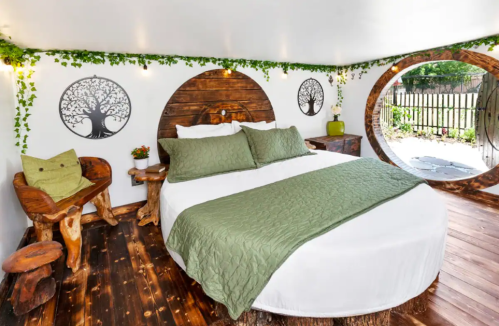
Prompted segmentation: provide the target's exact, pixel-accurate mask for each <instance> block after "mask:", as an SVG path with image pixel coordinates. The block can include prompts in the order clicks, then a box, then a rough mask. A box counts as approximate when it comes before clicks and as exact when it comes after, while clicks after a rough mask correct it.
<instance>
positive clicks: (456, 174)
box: [436, 167, 471, 178]
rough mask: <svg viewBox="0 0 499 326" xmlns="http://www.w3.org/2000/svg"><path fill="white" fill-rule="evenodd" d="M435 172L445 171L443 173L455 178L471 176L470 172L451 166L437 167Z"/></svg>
mask: <svg viewBox="0 0 499 326" xmlns="http://www.w3.org/2000/svg"><path fill="white" fill-rule="evenodd" d="M436 172H440V173H445V174H448V175H450V176H454V177H455V178H466V177H470V176H471V174H469V173H467V172H464V171H461V170H458V169H455V168H453V167H442V168H437V169H436Z"/></svg>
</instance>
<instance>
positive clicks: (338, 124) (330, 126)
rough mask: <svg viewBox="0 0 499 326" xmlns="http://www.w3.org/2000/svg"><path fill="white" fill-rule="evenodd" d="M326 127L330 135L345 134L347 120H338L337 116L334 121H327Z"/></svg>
mask: <svg viewBox="0 0 499 326" xmlns="http://www.w3.org/2000/svg"><path fill="white" fill-rule="evenodd" d="M326 128H327V135H328V136H343V135H344V134H345V121H338V118H335V119H334V121H328V122H327V127H326Z"/></svg>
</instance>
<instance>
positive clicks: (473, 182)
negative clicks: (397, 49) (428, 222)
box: [364, 50, 499, 196]
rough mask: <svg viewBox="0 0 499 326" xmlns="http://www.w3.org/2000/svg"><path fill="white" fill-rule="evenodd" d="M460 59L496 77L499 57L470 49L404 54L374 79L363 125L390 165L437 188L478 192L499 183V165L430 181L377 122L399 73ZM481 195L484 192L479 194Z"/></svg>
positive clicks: (470, 192)
mask: <svg viewBox="0 0 499 326" xmlns="http://www.w3.org/2000/svg"><path fill="white" fill-rule="evenodd" d="M449 60H452V61H461V62H465V63H468V64H472V65H475V66H477V67H480V68H482V69H484V70H486V71H487V72H489V73H491V74H492V75H494V76H495V77H496V78H497V79H498V80H499V60H497V59H495V58H493V57H491V56H488V55H486V54H482V53H478V52H473V51H469V50H460V51H451V50H441V51H428V52H425V53H424V54H422V55H419V56H414V57H407V58H405V59H402V60H401V61H399V62H398V63H397V64H396V66H397V67H398V68H399V69H397V71H396V72H394V71H393V70H392V69H388V70H387V71H386V72H385V73H384V74H383V75H381V77H380V78H379V79H378V80H377V81H376V83H375V84H374V86H373V88H372V89H371V92H370V93H369V96H368V98H367V103H366V110H365V115H364V124H365V129H366V134H367V139H368V140H369V143H370V144H371V146H372V148H373V150H374V152H375V153H376V154H377V155H378V157H379V158H380V159H381V160H382V161H385V162H387V163H389V164H392V165H395V166H398V167H400V168H402V169H404V170H406V171H409V172H411V173H413V174H415V175H417V176H419V177H421V178H424V179H426V180H427V181H428V184H430V185H431V186H432V187H434V188H439V189H443V190H447V191H451V192H457V193H468V194H472V195H475V194H478V191H479V190H481V189H485V188H489V187H492V186H495V185H497V184H499V165H496V166H495V167H493V168H492V169H490V170H488V171H486V172H484V173H481V174H478V175H475V176H472V177H470V178H465V179H455V180H433V179H428V178H426V176H425V174H424V172H422V171H419V170H417V169H414V168H413V167H411V166H409V165H408V164H406V163H404V162H403V161H402V160H401V159H400V158H399V157H398V156H397V155H396V154H395V153H394V152H393V151H392V150H391V148H390V146H389V145H388V143H387V142H386V140H385V137H384V136H383V132H382V130H381V123H380V112H381V107H382V105H383V98H384V97H385V95H386V93H387V92H388V90H389V88H390V86H391V85H392V83H393V82H394V81H395V80H397V79H398V78H399V77H400V76H402V75H403V74H405V73H406V72H408V71H409V70H411V69H414V68H416V67H418V66H420V65H422V64H425V63H428V62H435V61H449ZM480 196H483V194H480Z"/></svg>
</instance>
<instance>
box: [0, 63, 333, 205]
mask: <svg viewBox="0 0 499 326" xmlns="http://www.w3.org/2000/svg"><path fill="white" fill-rule="evenodd" d="M218 68H219V67H216V66H206V67H196V66H195V67H194V68H189V67H186V66H185V65H184V64H183V63H180V64H177V65H175V66H173V67H166V66H159V65H156V64H151V65H149V69H148V74H147V75H143V73H142V69H141V68H139V67H137V66H113V67H111V66H108V65H90V64H88V65H84V66H83V67H82V68H80V69H78V68H73V67H67V68H65V67H62V66H61V65H60V64H58V63H54V62H53V58H51V57H42V60H41V61H40V62H39V63H38V64H37V66H36V73H35V74H34V81H35V83H36V88H37V90H38V91H37V92H36V96H37V97H38V98H37V99H36V100H35V104H34V108H33V110H32V114H33V115H32V116H31V117H30V118H29V123H30V125H31V129H32V130H31V132H30V136H29V138H28V141H29V150H28V155H31V156H36V157H40V158H49V157H52V156H54V155H56V154H58V153H60V152H63V151H66V150H68V149H71V148H74V149H75V150H76V152H77V154H78V155H79V156H97V157H102V158H104V159H106V160H107V161H108V162H109V163H110V164H111V166H112V168H113V184H112V185H111V188H110V194H111V201H112V205H113V206H120V205H124V204H128V203H132V202H136V201H140V200H144V199H146V187H145V186H137V187H133V188H132V187H131V183H130V177H129V176H128V175H127V171H128V169H130V168H131V167H133V159H132V157H131V155H130V151H131V150H132V149H133V148H134V147H137V146H140V145H143V144H144V145H146V146H151V155H150V157H151V158H150V163H156V162H159V159H158V154H157V147H156V133H157V128H158V123H159V118H160V115H161V113H162V111H163V109H164V107H165V105H166V103H167V101H168V100H169V98H170V97H171V95H172V94H173V93H174V92H175V91H176V90H177V88H179V87H180V86H181V85H182V84H183V83H184V82H186V81H187V80H189V79H190V78H192V77H194V76H196V75H198V74H200V73H202V72H204V71H206V70H211V69H218ZM239 71H241V72H242V73H244V74H246V75H248V76H250V77H251V78H253V79H254V80H255V81H256V82H257V83H258V84H260V86H261V87H262V88H263V90H264V91H265V92H266V93H267V96H268V97H269V99H270V101H271V103H272V106H273V108H274V111H275V115H276V121H277V124H278V126H279V127H287V126H291V125H296V126H297V128H298V129H299V130H300V132H301V134H302V136H303V137H311V136H321V135H325V134H326V130H325V128H326V127H325V126H326V122H327V121H328V120H330V119H331V115H330V114H331V113H330V110H329V108H330V106H331V105H332V104H334V103H336V87H334V88H333V87H331V86H330V84H329V83H328V81H327V80H328V76H326V74H323V73H309V72H294V71H291V72H290V73H289V76H288V78H287V79H282V78H281V74H282V71H280V70H274V71H271V76H270V81H269V82H267V81H266V80H265V78H264V76H263V74H262V73H261V72H258V71H254V70H252V69H240V70H239ZM93 75H97V76H101V77H106V78H109V79H111V80H113V81H115V82H117V83H118V84H120V85H121V86H122V87H123V88H124V89H125V91H126V92H127V93H128V96H129V97H130V100H131V103H132V114H131V117H130V120H129V122H128V124H127V125H126V126H125V128H124V129H123V130H121V131H120V132H119V133H118V134H116V135H114V136H112V137H110V138H107V139H102V140H91V139H85V138H82V137H79V136H77V135H75V134H74V133H72V132H71V131H70V130H68V129H67V128H66V126H65V125H64V124H63V122H62V121H61V119H60V117H59V108H58V106H59V100H60V97H61V95H62V93H63V92H64V90H65V89H66V87H68V86H69V85H70V84H71V83H73V82H75V81H76V80H78V79H80V78H84V77H90V76H93ZM310 77H313V78H316V79H317V80H318V81H319V82H320V83H321V85H322V87H323V89H324V93H325V102H324V105H323V107H322V110H321V111H320V112H319V113H318V114H317V115H316V116H314V117H309V116H305V115H304V114H303V113H302V112H301V111H300V109H299V107H298V104H297V91H298V88H299V87H300V84H301V83H302V82H303V81H304V80H305V79H307V78H310ZM8 123H11V121H10V120H9V122H8ZM93 210H95V209H94V207H93V206H92V205H91V204H89V205H87V207H85V212H88V211H93Z"/></svg>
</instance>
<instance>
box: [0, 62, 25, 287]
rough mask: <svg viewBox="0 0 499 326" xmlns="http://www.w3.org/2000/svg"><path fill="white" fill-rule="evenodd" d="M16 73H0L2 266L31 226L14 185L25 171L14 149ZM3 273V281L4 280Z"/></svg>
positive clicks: (0, 233)
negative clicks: (13, 182) (14, 180)
mask: <svg viewBox="0 0 499 326" xmlns="http://www.w3.org/2000/svg"><path fill="white" fill-rule="evenodd" d="M11 75H12V73H11V72H5V71H0V153H1V155H0V263H1V262H3V261H4V260H5V258H7V257H8V256H9V255H10V254H11V253H12V252H14V251H15V250H16V248H17V245H18V244H19V241H20V240H21V237H22V235H23V233H24V231H25V230H26V227H27V226H28V223H27V221H26V218H25V216H26V215H25V214H24V212H23V210H22V208H21V205H20V204H19V201H18V200H17V197H16V194H15V192H14V187H13V186H12V179H13V177H14V174H15V173H16V172H19V171H21V170H22V168H21V161H20V159H19V149H18V148H17V147H16V146H14V144H15V138H14V137H15V134H14V132H13V130H14V116H15V102H14V100H15V98H14V89H13V86H14V84H13V80H12V76H11ZM3 274H4V273H3V271H1V270H0V279H1V278H2V277H3Z"/></svg>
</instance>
